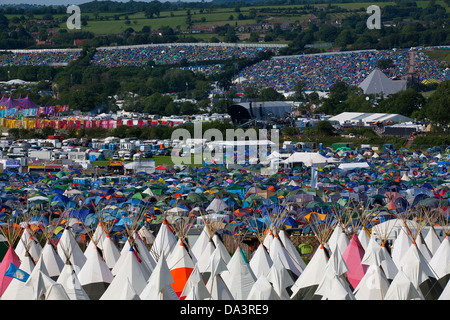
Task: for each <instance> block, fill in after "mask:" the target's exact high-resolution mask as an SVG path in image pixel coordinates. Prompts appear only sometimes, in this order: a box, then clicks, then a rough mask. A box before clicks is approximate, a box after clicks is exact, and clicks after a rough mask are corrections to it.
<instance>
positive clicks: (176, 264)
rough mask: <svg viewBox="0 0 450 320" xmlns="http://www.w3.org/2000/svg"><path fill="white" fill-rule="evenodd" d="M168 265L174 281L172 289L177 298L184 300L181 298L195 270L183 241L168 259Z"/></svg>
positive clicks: (179, 241) (179, 242)
mask: <svg viewBox="0 0 450 320" xmlns="http://www.w3.org/2000/svg"><path fill="white" fill-rule="evenodd" d="M167 265H168V267H169V269H170V274H171V275H172V278H173V280H174V282H172V284H171V285H172V288H173V290H174V291H175V293H176V294H177V296H178V297H179V298H180V299H181V300H183V299H184V298H185V297H181V293H182V292H183V289H184V287H185V285H186V282H187V280H188V279H189V276H190V275H191V273H192V271H193V270H194V262H193V261H192V259H191V257H190V255H189V253H188V251H187V249H186V247H185V246H184V244H183V241H181V239H179V240H178V243H177V244H176V246H175V248H174V249H173V251H172V252H171V253H170V255H169V257H168V258H167Z"/></svg>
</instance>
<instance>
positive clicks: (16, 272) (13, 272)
mask: <svg viewBox="0 0 450 320" xmlns="http://www.w3.org/2000/svg"><path fill="white" fill-rule="evenodd" d="M5 276H7V277H11V278H14V279H17V280H19V281H22V282H26V281H27V280H28V278H29V277H30V275H29V274H28V273H26V272H25V271H23V270H21V269H19V268H17V267H16V266H15V265H14V264H12V263H10V264H9V268H8V270H6V272H5Z"/></svg>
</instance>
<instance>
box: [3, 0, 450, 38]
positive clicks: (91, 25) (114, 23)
mask: <svg viewBox="0 0 450 320" xmlns="http://www.w3.org/2000/svg"><path fill="white" fill-rule="evenodd" d="M416 3H417V7H418V8H424V7H426V6H427V5H428V3H429V1H416ZM372 4H374V3H373V2H356V3H353V2H352V3H333V6H338V7H341V8H344V9H347V10H349V12H347V13H346V12H342V13H329V14H328V15H329V18H330V19H331V20H333V19H342V18H344V17H345V16H346V15H349V14H351V13H352V12H353V13H355V12H360V13H361V14H366V9H367V7H368V6H370V5H372ZM375 4H376V5H378V6H379V7H380V8H383V7H385V6H388V5H395V2H393V1H391V2H376V3H375ZM436 4H439V5H441V6H443V7H445V8H446V9H447V11H449V6H447V5H446V3H445V2H444V1H443V0H438V1H436ZM313 6H315V7H319V6H325V7H326V6H327V5H324V4H313ZM304 7H305V6H304V5H299V4H295V5H264V6H245V7H240V12H236V11H235V8H213V9H203V11H201V10H200V9H191V10H190V13H191V19H192V21H193V28H195V27H209V26H220V25H225V24H230V25H232V26H241V25H249V24H254V23H256V22H257V19H250V18H248V19H242V20H238V15H239V13H241V14H242V15H243V16H244V17H248V16H249V13H250V10H251V9H255V10H257V11H258V15H259V16H260V19H263V20H264V21H270V22H275V23H281V22H290V23H293V22H300V21H305V20H307V19H308V17H307V16H306V15H301V14H299V15H297V14H293V13H290V12H289V9H292V10H294V9H297V10H301V9H302V8H304ZM262 9H266V11H267V12H260V10H262ZM317 12H319V11H317ZM312 13H315V12H312ZM81 14H82V17H83V16H84V17H86V16H87V17H88V19H89V21H88V24H87V25H86V26H83V27H82V30H84V31H90V32H92V33H94V34H97V35H108V34H117V33H121V32H123V31H124V30H126V29H128V28H130V27H131V28H133V29H134V30H136V31H140V30H141V29H142V27H144V26H149V27H150V28H151V29H152V30H158V29H160V28H161V27H162V26H169V27H171V28H173V29H180V30H186V29H187V23H186V18H187V10H173V11H162V12H161V14H160V16H159V17H154V18H152V19H149V18H147V17H145V14H144V12H120V13H116V12H99V13H97V14H95V13H92V12H86V13H83V12H82V13H81ZM96 15H97V17H100V18H103V19H104V18H107V19H108V20H105V19H104V20H100V19H96V17H95V16H96ZM5 16H6V17H7V18H8V19H11V18H13V17H15V16H17V17H19V15H5ZM115 16H116V19H118V20H116V19H115V18H114V17H115ZM230 16H233V19H232V20H230ZM42 17H43V15H35V16H34V18H36V19H40V18H42ZM67 17H69V14H67V15H54V18H55V19H60V21H62V23H61V24H60V28H63V29H65V28H66V23H65V19H66V18H67ZM126 18H128V21H129V23H126V21H127V20H126ZM202 36H203V37H202ZM202 36H200V35H197V37H200V38H205V34H203V35H202ZM205 39H206V40H207V39H208V38H205Z"/></svg>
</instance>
